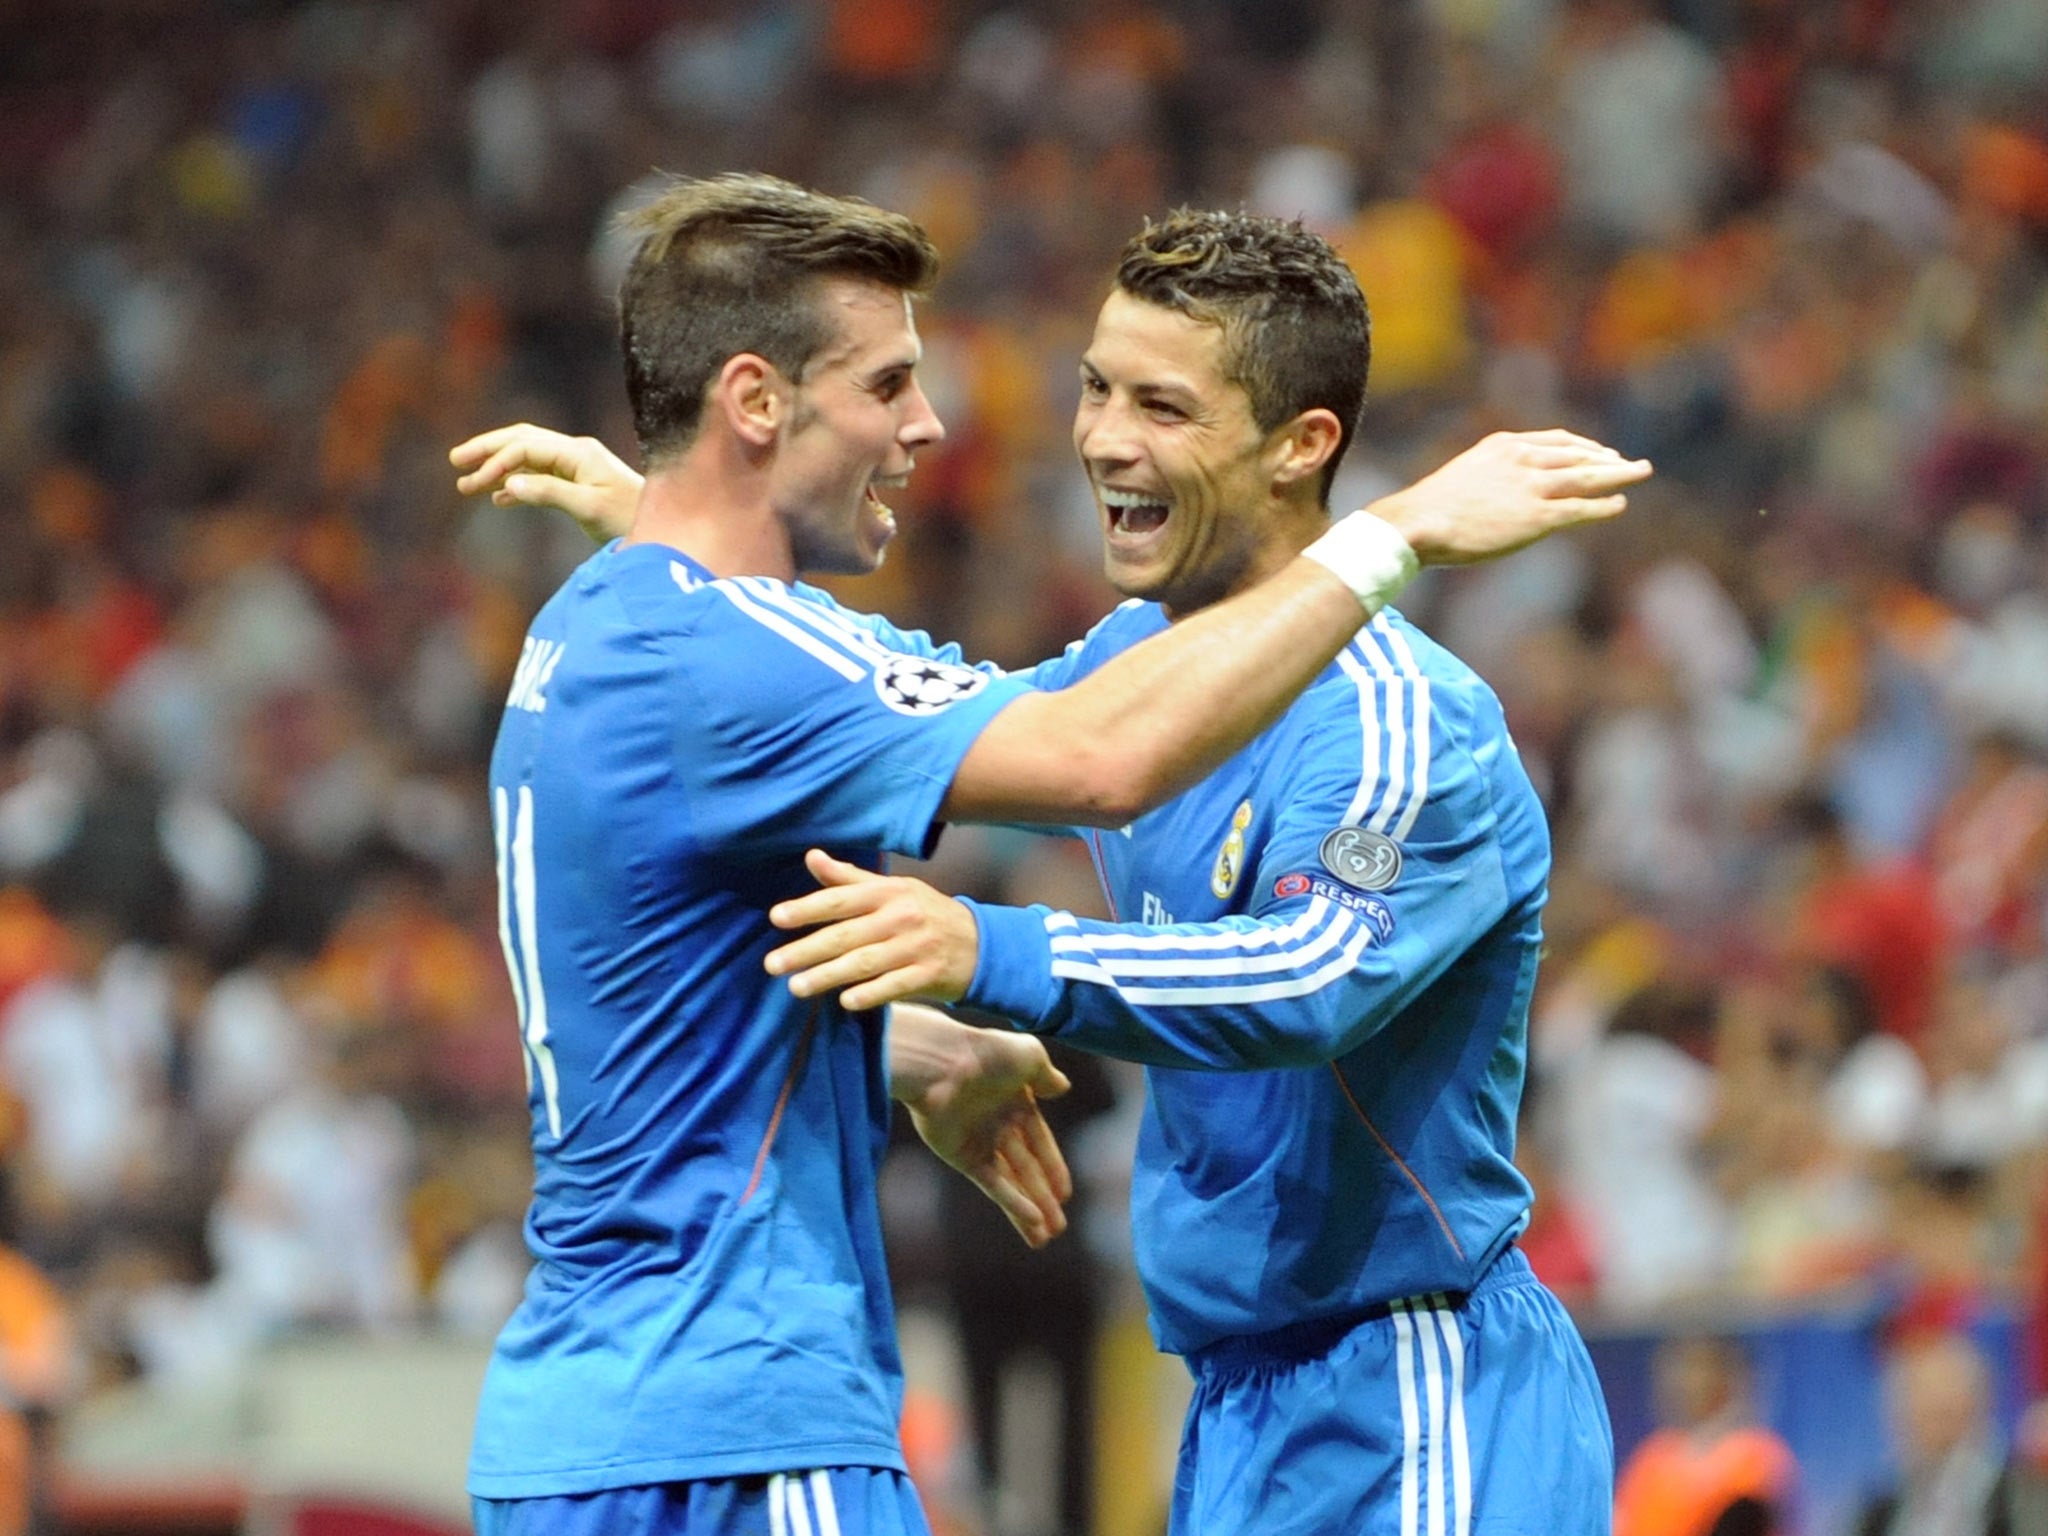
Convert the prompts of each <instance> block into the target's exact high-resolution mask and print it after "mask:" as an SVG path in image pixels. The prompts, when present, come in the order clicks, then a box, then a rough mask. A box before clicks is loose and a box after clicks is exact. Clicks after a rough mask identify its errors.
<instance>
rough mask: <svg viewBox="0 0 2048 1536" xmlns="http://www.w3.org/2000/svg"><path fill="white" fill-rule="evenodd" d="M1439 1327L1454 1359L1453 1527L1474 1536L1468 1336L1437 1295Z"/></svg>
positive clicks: (1456, 1532) (1461, 1535)
mask: <svg viewBox="0 0 2048 1536" xmlns="http://www.w3.org/2000/svg"><path fill="white" fill-rule="evenodd" d="M1436 1302H1437V1305H1436V1306H1435V1307H1433V1308H1432V1309H1431V1310H1432V1311H1433V1312H1434V1313H1435V1314H1436V1326H1437V1331H1438V1332H1440V1333H1441V1334H1442V1335H1443V1336H1444V1354H1445V1355H1446V1356H1447V1357H1448V1358H1449V1360H1450V1362H1451V1507H1452V1521H1451V1530H1452V1533H1453V1536H1472V1443H1471V1441H1470V1440H1469V1439H1468V1438H1467V1437H1466V1434H1465V1337H1464V1335H1463V1334H1461V1333H1460V1332H1459V1331H1458V1314H1457V1313H1455V1312H1453V1311H1452V1310H1451V1309H1450V1308H1449V1307H1446V1306H1445V1305H1443V1297H1441V1296H1439V1297H1437V1298H1436Z"/></svg>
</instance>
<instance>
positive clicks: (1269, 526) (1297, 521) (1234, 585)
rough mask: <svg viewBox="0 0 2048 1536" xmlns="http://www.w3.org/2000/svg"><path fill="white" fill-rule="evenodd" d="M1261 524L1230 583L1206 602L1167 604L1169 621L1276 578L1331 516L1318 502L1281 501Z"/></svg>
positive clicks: (1325, 526) (1326, 527)
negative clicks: (1241, 567) (1241, 564)
mask: <svg viewBox="0 0 2048 1536" xmlns="http://www.w3.org/2000/svg"><path fill="white" fill-rule="evenodd" d="M1264 522H1265V531H1264V533H1263V534H1262V535H1261V536H1260V538H1259V541H1258V543H1257V544H1256V545H1255V546H1254V547H1253V549H1252V552H1251V557H1250V558H1249V559H1247V560H1246V561H1245V563H1244V567H1243V569H1242V570H1240V571H1239V572H1238V573H1237V575H1236V576H1235V578H1233V579H1232V581H1231V582H1230V584H1229V585H1228V586H1226V587H1225V588H1224V589H1223V590H1222V591H1220V592H1218V593H1217V594H1216V595H1215V596H1214V597H1212V598H1210V599H1208V600H1207V601H1206V602H1199V603H1191V604H1188V605H1185V606H1181V605H1176V604H1173V603H1168V604H1166V605H1165V608H1166V616H1167V618H1168V619H1169V620H1175V621H1178V620H1180V619H1184V618H1186V617H1187V616H1188V615H1189V614H1191V613H1199V612H1201V611H1202V609H1204V608H1207V607H1210V606H1212V605H1214V604H1216V603H1220V602H1222V601H1223V600H1224V599H1225V598H1231V597H1236V596H1237V595H1238V594H1239V593H1240V592H1249V591H1250V590H1251V589H1252V588H1253V587H1256V586H1257V585H1258V584H1259V583H1260V582H1262V581H1264V580H1266V578H1267V577H1269V576H1277V575H1279V574H1280V572H1281V571H1282V570H1283V569H1285V568H1286V566H1287V565H1288V564H1289V563H1291V562H1292V561H1293V560H1294V559H1295V557H1296V556H1298V555H1299V554H1300V553H1301V552H1302V551H1303V550H1304V549H1307V548H1308V547H1309V545H1311V544H1313V543H1314V542H1315V541H1316V540H1317V539H1319V538H1321V537H1322V536H1323V535H1324V534H1325V533H1327V532H1329V529H1330V514H1329V512H1328V510H1327V509H1326V508H1324V506H1323V505H1322V504H1321V503H1320V502H1314V501H1310V502H1303V503H1301V504H1299V505H1295V504H1291V503H1286V502H1281V503H1278V504H1276V505H1275V506H1273V507H1271V508H1269V509H1268V510H1267V512H1266V513H1265V514H1264Z"/></svg>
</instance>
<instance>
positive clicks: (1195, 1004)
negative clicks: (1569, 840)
mask: <svg viewBox="0 0 2048 1536" xmlns="http://www.w3.org/2000/svg"><path fill="white" fill-rule="evenodd" d="M1356 681H1358V683H1359V687H1358V689H1357V692H1356V694H1355V695H1353V696H1352V698H1353V700H1354V701H1355V706H1356V707H1354V708H1352V709H1350V710H1349V711H1348V718H1347V712H1345V711H1342V710H1339V709H1333V708H1325V709H1322V710H1320V711H1317V712H1315V713H1314V714H1313V715H1311V716H1310V717H1309V718H1308V719H1307V720H1306V721H1305V725H1306V729H1305V730H1303V731H1302V732H1301V733H1300V734H1299V735H1298V736H1297V737H1296V738H1295V740H1294V741H1293V742H1292V743H1291V751H1290V754H1289V756H1290V760H1289V761H1288V762H1286V763H1285V764H1284V765H1282V767H1281V770H1280V771H1282V772H1285V773H1287V774H1288V775H1289V776H1290V780H1291V784H1290V789H1289V792H1288V793H1287V794H1286V795H1285V797H1284V799H1283V801H1282V808H1281V810H1280V813H1279V816H1278V819H1277V822H1276V824H1275V826H1274V829H1273V831H1272V833H1271V835H1270V836H1269V837H1268V838H1267V839H1266V840H1265V845H1264V847H1263V848H1262V849H1261V850H1260V851H1259V853H1258V856H1257V859H1256V863H1255V865H1254V873H1253V875H1252V879H1253V881H1254V882H1255V883H1254V885H1253V890H1254V892H1255V893H1256V894H1255V896H1254V898H1253V902H1252V907H1251V910H1250V912H1249V913H1247V914H1246V915H1243V916H1231V917H1226V918H1222V919H1219V920H1217V921H1215V922H1210V923H1183V924H1175V925H1171V926H1148V925H1140V924H1134V923H1103V922H1096V921H1092V920H1089V919H1084V918H1077V917H1074V916H1072V915H1071V914H1068V913H1064V912H1054V911H1049V910H1047V909H1045V908H1042V907H1041V908H1032V909H1028V910H1020V909H1016V908H1004V907H993V906H986V905H981V904H978V903H969V905H970V906H972V907H973V909H974V912H975V916H976V919H977V921H978V923H979V925H980V931H981V956H980V964H979V968H978V969H977V971H976V974H975V978H974V982H973V985H972V987H971V989H970V990H969V992H968V994H967V996H966V998H965V999H964V1001H965V1002H966V1003H967V1004H968V1005H969V1006H971V1007H975V1008H980V1009H983V1010H986V1011H988V1012H991V1013H996V1014H1000V1015H1004V1016H1006V1017H1009V1018H1012V1019H1015V1020H1017V1021H1018V1022H1020V1023H1022V1024H1023V1025H1024V1026H1025V1027H1026V1028H1029V1029H1032V1030H1035V1031H1039V1032H1042V1033H1046V1034H1052V1035H1056V1036H1058V1037H1059V1038H1060V1039H1062V1040H1064V1041H1066V1042H1068V1043H1069V1044H1071V1045H1074V1046H1078V1047H1080V1048H1081V1049H1084V1050H1089V1051H1094V1052H1096V1053H1098V1054H1101V1055H1108V1056H1116V1057H1121V1058H1123V1059H1126V1060H1130V1061H1139V1062H1144V1063H1147V1064H1149V1065H1154V1066H1164V1067H1184V1068H1198V1069H1200V1068H1206V1069H1212V1070H1239V1069H1260V1068H1269V1067H1288V1066H1304V1065H1311V1064H1317V1063H1321V1062H1326V1061H1333V1060H1335V1059H1337V1058H1339V1057H1341V1056H1344V1055H1347V1054H1349V1053H1350V1052H1351V1051H1353V1050H1355V1049H1356V1048H1357V1047H1358V1046H1359V1045H1361V1044H1362V1043H1364V1041H1365V1040H1367V1039H1368V1038H1370V1037H1371V1036H1372V1034H1373V1033H1374V1032H1375V1031H1377V1030H1378V1029H1380V1028H1381V1027H1382V1026H1384V1025H1385V1024H1386V1023H1387V1021H1388V1020H1390V1019H1392V1018H1393V1017H1395V1016H1396V1015H1397V1014H1399V1013H1400V1012H1401V1011H1402V1010H1403V1009H1404V1008H1406V1007H1407V1006H1408V1004H1409V1003H1411V1002H1412V1001H1414V999H1415V998H1416V997H1418V996H1419V995H1420V994H1421V993H1422V992H1423V991H1424V990H1425V989H1426V988H1427V987H1428V986H1429V985H1430V983H1431V982H1433V981H1434V980H1435V979H1436V978H1437V977H1438V976H1440V975H1441V974H1442V973H1443V971H1444V969H1445V967H1447V966H1448V965H1449V964H1450V963H1451V962H1452V961H1453V960H1454V959H1456V958H1457V956H1458V955H1459V954H1460V953H1462V952H1463V951H1464V950H1465V949H1467V948H1468V947H1469V946H1470V945H1471V944H1472V943H1473V942H1474V941H1475V940H1477V939H1478V938H1479V937H1480V936H1481V935H1482V934H1484V933H1485V932H1486V931H1487V930H1488V929H1490V928H1492V927H1493V926H1494V925H1495V924H1496V923H1499V922H1500V921H1501V920H1502V919H1503V918H1504V917H1506V916H1507V915H1508V913H1509V911H1510V910H1511V907H1512V906H1513V905H1514V903H1515V902H1516V901H1518V900H1520V899H1523V898H1524V897H1526V896H1528V895H1529V894H1530V893H1529V892H1527V891H1514V890H1511V888H1510V881H1509V877H1508V874H1507V870H1506V867H1505V864H1504V860H1503V857H1502V853H1501V849H1500V846H1499V843H1498V841H1497V839H1496V837H1495V816H1494V809H1493V805H1492V798H1491V791H1490V775H1489V773H1488V771H1487V767H1488V765H1487V763H1486V762H1485V761H1484V759H1485V758H1486V757H1487V756H1488V755H1489V753H1490V752H1491V751H1494V750H1501V749H1504V748H1505V736H1504V735H1501V736H1500V737H1499V739H1498V741H1497V742H1493V743H1492V744H1491V745H1490V746H1486V747H1482V748H1480V749H1479V750H1477V751H1475V747H1474V743H1473V740H1472V732H1471V730H1470V725H1471V721H1470V719H1469V717H1468V718H1466V719H1454V718H1446V712H1445V711H1444V710H1442V709H1439V708H1436V707H1434V706H1433V703H1432V700H1431V698H1430V690H1429V683H1428V680H1427V679H1423V678H1410V679H1398V678H1397V679H1385V680H1382V679H1368V678H1362V677H1361V678H1359V679H1356ZM1333 697H1336V698H1338V699H1339V700H1340V701H1341V700H1343V698H1344V695H1343V694H1342V692H1341V691H1334V690H1333Z"/></svg>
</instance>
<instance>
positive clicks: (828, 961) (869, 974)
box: [771, 943, 913, 1008]
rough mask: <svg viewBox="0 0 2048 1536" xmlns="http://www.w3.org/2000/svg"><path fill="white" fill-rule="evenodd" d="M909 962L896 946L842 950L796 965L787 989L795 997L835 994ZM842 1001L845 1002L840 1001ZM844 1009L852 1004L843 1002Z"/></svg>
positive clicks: (868, 946) (864, 946) (884, 944)
mask: <svg viewBox="0 0 2048 1536" xmlns="http://www.w3.org/2000/svg"><path fill="white" fill-rule="evenodd" d="M912 963H913V958H912V957H911V956H910V955H908V954H905V953H904V952H903V947H902V946H901V945H898V944H891V943H875V944H857V945H852V946H849V947H843V948H842V951H841V952H840V953H838V954H835V955H830V956H827V957H826V958H824V959H821V960H816V961H813V962H812V963H811V964H808V965H801V966H798V967H797V968H796V969H795V970H794V971H792V972H790V975H789V990H790V991H792V992H794V993H795V994H796V995H797V996H798V997H816V996H818V994H819V993H821V992H837V991H839V990H841V989H842V988H845V987H851V986H857V985H859V984H860V983H861V982H865V981H874V980H876V979H878V978H880V977H884V976H888V975H890V974H891V973H892V972H896V971H900V970H903V969H904V968H905V967H907V966H909V965H911V964H912ZM771 974H772V973H771ZM841 1001H842V1002H846V1000H845V999H843V998H842V999H841ZM889 1001H892V1002H893V1001H894V999H893V998H892V999H889ZM846 1006H847V1007H849V1008H851V1007H853V1006H854V1004H852V1003H851V1002H846Z"/></svg>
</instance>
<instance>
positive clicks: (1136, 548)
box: [1074, 291, 1295, 613]
mask: <svg viewBox="0 0 2048 1536" xmlns="http://www.w3.org/2000/svg"><path fill="white" fill-rule="evenodd" d="M1271 446H1272V438H1271V435H1270V434H1268V433H1265V432H1262V431H1261V430H1260V429H1259V425H1258V422H1257V420H1256V419H1255V418H1254V417H1253V415H1252V403H1251V397H1250V396H1249V395H1247V394H1246V393H1245V390H1244V386H1243V385H1241V384H1238V383H1237V382H1236V381H1234V380H1233V379H1231V378H1230V377H1229V376H1228V375H1227V374H1226V372H1225V338H1224V333H1223V330H1222V328H1221V327H1219V326H1215V325H1207V324H1204V323H1202V322H1201V321H1198V320H1194V319H1191V318H1190V317H1188V316H1186V315H1184V314H1181V313H1180V312H1179V311H1178V310H1173V309H1168V308H1165V307H1164V306H1162V305H1158V304H1152V303H1148V302H1147V301H1145V300H1143V299H1139V298H1134V297H1132V296H1131V295H1130V294H1127V293H1124V292H1122V291H1118V292H1115V293H1112V294H1111V295H1110V296H1109V299H1108V301H1107V302H1106V303H1104V304H1103V306H1102V313H1101V314H1100V315H1099V316H1098V317H1097V318H1096V321H1095V336H1094V339H1093V340H1092V341H1091V342H1090V343H1089V345H1088V351H1087V353H1086V354H1085V355H1084V356H1083V357H1082V359H1081V403H1080V405H1079V407H1078V408H1077V409H1076V411H1075V414H1074V447H1075V449H1076V451H1078V452H1079V453H1080V455H1081V462H1082V463H1083V465H1085V466H1086V468H1087V470H1088V478H1089V481H1090V482H1091V484H1092V486H1093V488H1094V491H1095V505H1096V512H1097V514H1098V516H1100V518H1101V519H1102V567H1103V573H1104V574H1105V575H1106V576H1108V578H1109V580H1110V583H1111V584H1112V585H1113V586H1115V587H1116V589H1117V590H1118V591H1119V592H1121V593H1123V594H1124V595H1125V596H1126V597H1142V598H1146V599H1148V600H1150V601H1153V602H1158V603H1163V604H1165V606H1166V607H1167V609H1168V610H1169V611H1171V612H1174V613H1183V612H1186V611H1188V610H1190V609H1194V608H1199V607H1202V606H1204V605H1205V604H1208V603H1213V602H1215V601H1216V600H1217V599H1219V598H1221V597H1225V596H1227V595H1229V594H1230V593H1231V592H1233V591H1236V590H1237V589H1238V588H1239V587H1241V586H1242V585H1244V584H1246V583H1247V582H1248V581H1250V580H1252V579H1255V578H1256V577H1257V576H1260V575H1264V574H1266V570H1267V568H1268V567H1269V566H1271V565H1273V564H1276V563H1278V561H1279V560H1284V559H1285V558H1287V557H1291V556H1292V555H1293V554H1294V552H1295V549H1294V546H1293V545H1291V544H1288V545H1286V546H1285V547H1284V548H1283V547H1281V546H1280V545H1279V544H1278V543H1277V542H1276V536H1277V532H1278V528H1279V525H1280V521H1281V519H1282V516H1283V512H1282V510H1281V509H1280V508H1278V507H1277V506H1276V505H1275V503H1274V498H1273V495H1272V490H1273V481H1272V475H1271V468H1272V466H1271V464H1270V463H1269V450H1270V448H1271Z"/></svg>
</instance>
